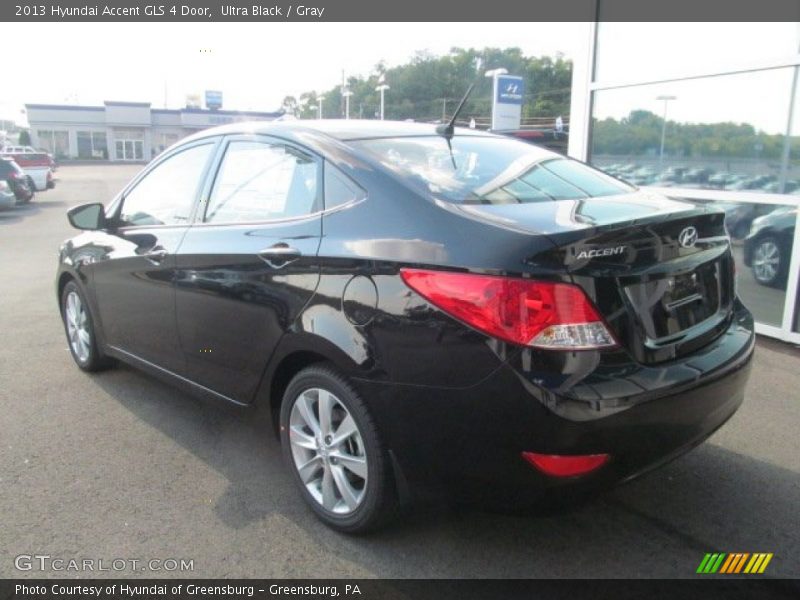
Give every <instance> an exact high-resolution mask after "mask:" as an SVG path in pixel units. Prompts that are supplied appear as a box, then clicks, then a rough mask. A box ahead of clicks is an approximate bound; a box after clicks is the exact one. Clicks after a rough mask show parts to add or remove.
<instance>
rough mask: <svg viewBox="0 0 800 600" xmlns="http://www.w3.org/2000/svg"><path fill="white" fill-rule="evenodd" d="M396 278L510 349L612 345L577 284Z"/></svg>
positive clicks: (456, 276) (439, 274)
mask: <svg viewBox="0 0 800 600" xmlns="http://www.w3.org/2000/svg"><path fill="white" fill-rule="evenodd" d="M400 275H401V276H402V278H403V281H405V283H406V285H407V286H409V287H410V288H411V289H413V290H414V291H415V292H417V293H418V294H420V295H421V296H422V297H423V298H425V299H426V300H428V301H429V302H430V303H431V304H433V305H435V306H437V307H438V308H440V309H441V310H443V311H444V312H446V313H448V314H449V315H451V316H453V317H455V318H457V319H459V320H461V321H463V322H464V323H466V324H467V325H470V326H471V327H474V328H475V329H478V330H480V331H483V332H484V333H487V334H489V335H491V336H493V337H497V338H500V339H503V340H506V341H508V342H512V343H514V344H520V345H523V346H534V347H537V348H548V349H552V350H588V349H596V348H611V347H613V346H616V345H617V343H616V341H615V340H614V338H613V336H612V335H611V333H610V332H609V330H608V328H607V327H606V325H605V323H603V320H602V318H601V317H600V315H599V313H598V312H597V309H595V307H594V305H593V304H592V303H591V302H590V301H589V298H588V297H587V296H586V294H585V292H584V291H583V289H582V288H580V287H578V286H576V285H572V284H569V283H556V282H552V281H535V280H532V279H513V278H510V277H496V276H492V275H476V274H473V273H454V272H452V271H429V270H423V269H400Z"/></svg>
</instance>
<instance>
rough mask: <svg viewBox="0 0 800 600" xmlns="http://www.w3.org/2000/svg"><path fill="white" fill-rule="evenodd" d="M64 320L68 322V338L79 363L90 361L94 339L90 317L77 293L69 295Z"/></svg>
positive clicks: (73, 292)
mask: <svg viewBox="0 0 800 600" xmlns="http://www.w3.org/2000/svg"><path fill="white" fill-rule="evenodd" d="M64 318H65V320H66V322H67V336H68V338H69V345H70V347H71V348H72V352H73V353H74V354H75V357H76V358H77V359H78V361H79V362H82V363H85V362H86V361H88V360H89V354H90V353H91V348H92V337H91V333H90V332H89V322H88V315H87V313H86V308H85V307H84V306H83V302H81V298H80V296H79V295H78V293H77V292H75V291H72V292H70V293H69V294H67V300H66V302H65V306H64Z"/></svg>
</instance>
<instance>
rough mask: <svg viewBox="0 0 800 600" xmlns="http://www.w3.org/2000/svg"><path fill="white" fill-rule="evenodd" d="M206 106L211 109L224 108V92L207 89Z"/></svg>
mask: <svg viewBox="0 0 800 600" xmlns="http://www.w3.org/2000/svg"><path fill="white" fill-rule="evenodd" d="M206 108H208V109H209V110H219V109H220V108H222V92H216V91H213V90H206Z"/></svg>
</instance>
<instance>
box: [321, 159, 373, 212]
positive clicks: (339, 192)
mask: <svg viewBox="0 0 800 600" xmlns="http://www.w3.org/2000/svg"><path fill="white" fill-rule="evenodd" d="M365 196H366V193H365V192H364V190H362V189H361V188H360V187H359V186H358V185H356V183H355V182H354V181H353V180H351V179H350V178H349V177H347V175H345V174H344V173H342V172H341V171H340V170H339V169H337V168H336V167H334V166H333V165H331V164H330V163H329V162H326V163H325V209H326V210H328V209H331V208H335V207H337V206H341V205H342V204H347V203H348V202H353V201H355V200H361V199H363V198H364V197H365Z"/></svg>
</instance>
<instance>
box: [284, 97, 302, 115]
mask: <svg viewBox="0 0 800 600" xmlns="http://www.w3.org/2000/svg"><path fill="white" fill-rule="evenodd" d="M281 107H282V108H283V110H284V112H285V113H286V114H287V115H292V116H296V115H297V110H298V104H297V98H295V97H294V96H286V97H285V98H284V99H283V102H282V103H281Z"/></svg>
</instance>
